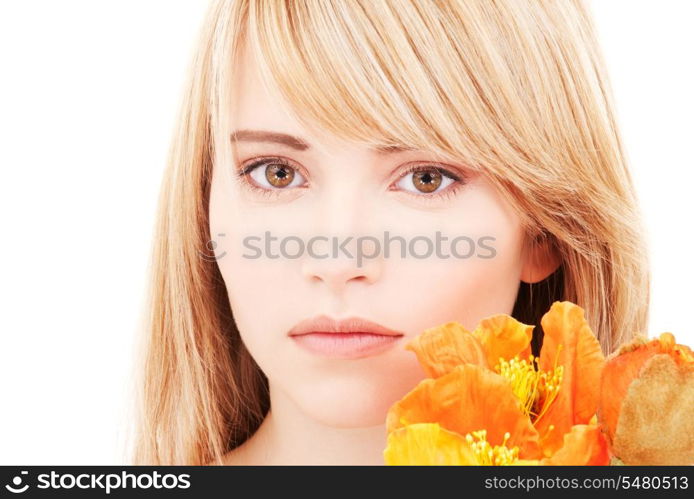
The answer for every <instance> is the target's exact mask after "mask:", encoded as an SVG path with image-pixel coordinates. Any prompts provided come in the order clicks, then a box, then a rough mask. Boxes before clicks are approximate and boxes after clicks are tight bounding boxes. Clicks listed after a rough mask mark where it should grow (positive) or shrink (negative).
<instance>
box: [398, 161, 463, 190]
mask: <svg viewBox="0 0 694 499" xmlns="http://www.w3.org/2000/svg"><path fill="white" fill-rule="evenodd" d="M455 182H461V179H460V177H458V176H457V175H455V174H454V173H451V172H449V171H447V170H444V169H442V168H437V167H435V166H425V167H416V168H415V169H413V170H411V171H410V172H409V173H407V174H405V175H403V176H402V177H400V179H399V180H398V182H397V184H396V186H397V187H398V188H399V189H402V190H403V191H409V192H412V193H414V194H419V195H422V194H436V193H438V192H439V191H442V190H443V189H445V188H446V187H448V186H449V185H451V184H453V183H455Z"/></svg>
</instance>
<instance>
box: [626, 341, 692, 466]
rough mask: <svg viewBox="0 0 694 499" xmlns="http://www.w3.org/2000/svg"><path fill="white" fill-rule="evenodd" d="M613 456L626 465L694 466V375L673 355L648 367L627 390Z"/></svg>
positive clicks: (654, 360) (652, 361) (655, 358)
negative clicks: (679, 363)
mask: <svg viewBox="0 0 694 499" xmlns="http://www.w3.org/2000/svg"><path fill="white" fill-rule="evenodd" d="M613 452H614V454H615V455H616V456H617V457H619V458H620V459H621V460H622V461H623V462H624V464H627V465H663V466H664V465H692V464H694V369H692V367H691V365H689V366H687V365H678V362H677V361H676V360H675V359H673V357H672V356H671V355H668V354H658V355H655V356H653V357H652V358H650V359H649V360H647V361H646V363H645V364H644V366H643V368H642V370H641V372H640V374H639V377H638V378H637V379H635V380H634V381H633V382H632V383H631V384H630V385H629V388H628V389H627V394H626V396H625V397H624V401H623V403H622V407H621V413H620V415H619V420H618V422H617V428H616V432H615V436H614V445H613Z"/></svg>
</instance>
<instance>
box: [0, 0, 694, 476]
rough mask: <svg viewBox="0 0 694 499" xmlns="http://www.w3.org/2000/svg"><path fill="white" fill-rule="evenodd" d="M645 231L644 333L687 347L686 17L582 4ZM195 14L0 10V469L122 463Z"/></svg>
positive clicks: (82, 7)
mask: <svg viewBox="0 0 694 499" xmlns="http://www.w3.org/2000/svg"><path fill="white" fill-rule="evenodd" d="M591 5H592V7H593V12H594V15H595V20H596V23H597V26H598V29H599V32H600V36H601V41H602V44H603V49H604V52H605V55H606V58H607V62H608V68H609V70H610V75H611V79H612V84H613V89H614V92H615V94H616V98H617V104H618V112H619V118H620V123H621V127H622V132H623V136H624V139H625V143H626V148H627V151H628V154H629V157H630V160H631V165H632V168H633V172H634V177H635V181H636V183H637V188H638V192H639V195H640V198H641V205H642V210H643V212H644V214H645V218H646V224H647V227H648V230H649V239H650V245H651V258H652V271H653V287H652V293H653V300H652V309H651V326H650V334H651V335H654V334H657V333H659V332H662V331H665V330H670V331H673V332H675V333H676V335H677V337H678V340H680V341H681V342H683V343H687V344H689V345H693V344H694V330H693V328H692V319H691V315H690V314H691V313H692V309H694V291H693V289H694V264H693V263H692V258H691V256H690V255H691V252H692V249H693V248H692V242H693V238H692V220H691V218H692V215H693V214H694V209H693V208H694V195H693V192H692V187H693V183H692V182H693V181H694V176H693V175H692V170H693V169H694V160H693V159H692V157H693V156H692V151H691V145H692V132H694V126H693V125H692V117H693V116H694V98H693V97H692V89H694V74H693V73H692V59H691V48H692V47H694V30H693V29H692V28H691V25H692V22H693V21H694V8H693V5H694V4H692V3H691V2H686V1H684V0H681V1H675V0H668V1H655V0H652V1H636V0H597V1H594V2H592V4H591ZM205 6H206V3H205V2H199V1H191V0H189V1H173V0H165V1H163V0H158V1H154V0H147V1H133V0H128V1H124V0H121V1H118V2H115V1H110V2H107V1H103V0H102V1H94V0H89V1H74V0H63V1H60V2H55V1H36V0H23V1H20V0H13V1H7V0H5V1H1V2H0V216H1V218H0V221H1V223H2V239H1V240H0V241H1V243H0V311H1V312H2V313H1V314H0V395H1V399H0V464H35V465H39V464H46V465H49V464H119V463H122V462H123V459H124V458H123V454H122V451H123V438H122V437H123V435H124V428H125V421H126V412H125V410H126V407H127V402H128V401H129V400H130V395H129V393H128V391H127V390H128V381H129V376H130V374H131V361H132V356H133V348H134V338H135V330H136V326H137V324H138V320H139V317H140V314H141V313H142V298H143V293H144V285H145V281H144V277H145V271H146V266H147V258H148V256H149V249H150V244H151V240H152V226H153V220H154V212H155V204H156V198H157V195H158V189H159V182H160V179H161V174H162V171H163V168H164V160H165V155H166V150H167V148H168V144H169V139H170V134H171V129H172V127H173V121H174V116H175V113H176V111H177V109H178V104H179V99H180V93H181V89H182V84H183V76H184V71H185V68H186V65H187V63H188V58H189V54H190V52H191V50H192V46H193V40H194V37H195V35H196V32H197V29H198V26H199V23H200V22H201V20H202V15H203V13H204V10H205Z"/></svg>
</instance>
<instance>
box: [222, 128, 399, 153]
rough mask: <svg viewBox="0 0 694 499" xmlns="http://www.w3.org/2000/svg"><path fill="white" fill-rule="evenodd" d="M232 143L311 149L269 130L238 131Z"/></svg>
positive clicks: (389, 149) (394, 150) (393, 148)
mask: <svg viewBox="0 0 694 499" xmlns="http://www.w3.org/2000/svg"><path fill="white" fill-rule="evenodd" d="M231 142H232V143H234V142H273V143H276V144H282V145H285V146H287V147H291V148H292V149H295V150H297V151H306V150H308V149H310V148H311V146H310V145H309V144H308V142H306V141H305V140H304V139H302V138H300V137H295V136H294V135H289V134H286V133H281V132H271V131H267V130H248V129H242V130H236V131H234V132H233V133H232V134H231ZM409 150H412V148H409V147H404V146H394V145H389V146H379V147H376V148H375V151H376V152H377V153H379V154H389V153H390V154H392V153H398V152H403V151H409Z"/></svg>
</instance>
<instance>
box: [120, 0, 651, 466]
mask: <svg viewBox="0 0 694 499" xmlns="http://www.w3.org/2000/svg"><path fill="white" fill-rule="evenodd" d="M242 47H248V48H249V50H251V51H252V54H253V57H255V60H256V61H257V62H258V66H259V68H260V73H261V74H260V76H261V78H262V81H263V82H265V84H267V85H268V88H275V89H278V90H279V92H281V96H282V97H283V99H284V101H285V102H286V103H288V104H287V105H286V109H285V111H286V112H288V113H290V114H292V115H293V116H294V117H295V118H296V119H297V120H298V121H300V122H301V123H303V124H304V125H305V126H306V127H307V128H310V129H313V130H316V131H318V132H321V133H326V134H331V135H335V136H338V137H340V138H342V139H346V140H351V141H356V142H359V143H361V144H363V145H365V146H368V147H376V146H389V145H392V146H405V147H414V148H418V149H423V150H427V151H431V152H432V153H434V154H436V155H440V156H441V157H447V158H454V159H457V160H459V161H461V162H463V163H464V164H466V166H468V167H470V168H473V169H476V170H479V171H481V172H482V173H483V174H484V175H486V176H487V178H489V179H490V181H491V182H492V183H493V185H494V186H495V187H496V188H498V189H499V190H500V191H501V192H502V193H503V194H504V195H505V197H506V198H507V199H509V200H510V201H511V202H512V203H513V206H514V207H515V209H516V210H517V212H518V214H519V216H520V217H521V220H522V223H523V226H524V228H525V230H526V234H527V237H528V241H529V242H530V244H539V243H545V244H550V245H551V246H552V247H554V248H555V250H556V251H557V253H558V254H559V255H560V257H561V265H560V267H559V269H558V270H557V272H555V273H554V274H552V275H551V276H550V277H549V278H547V279H546V280H545V281H542V282H540V283H536V284H523V285H521V287H520V289H519V293H518V298H517V302H516V304H515V307H514V311H513V314H514V315H515V316H516V317H517V318H518V319H519V320H522V321H523V322H526V323H528V324H535V325H537V326H539V319H540V317H541V315H542V314H543V313H544V312H546V311H547V310H548V309H549V305H550V304H551V303H552V302H553V301H554V300H570V301H572V302H575V303H577V304H578V305H580V306H581V307H583V308H584V309H585V312H586V318H587V320H588V322H589V324H590V326H591V327H592V329H593V331H594V332H595V333H596V334H597V336H598V338H599V340H600V343H601V345H602V347H603V350H604V352H605V353H609V352H611V351H612V350H613V349H614V348H615V346H616V345H618V344H619V343H620V342H621V341H624V340H627V339H629V338H630V337H631V336H632V335H633V334H634V333H636V332H644V331H645V327H646V323H647V314H648V300H649V273H648V272H649V271H648V261H647V257H646V249H645V247H644V236H643V229H642V226H641V221H640V215H639V211H638V208H637V204H636V199H635V195H634V189H633V185H632V179H631V177H630V174H629V171H628V169H627V165H626V162H625V157H624V152H623V150H622V144H621V142H620V138H619V134H618V130H617V126H616V124H615V117H614V114H613V104H612V99H611V96H610V90H609V88H608V82H607V77H606V72H605V68H604V65H603V60H602V57H601V55H600V51H599V47H598V45H597V43H596V38H595V33H594V28H593V25H592V23H591V20H590V17H589V15H588V13H587V11H586V9H585V7H584V5H582V4H581V3H580V2H579V1H577V0H576V1H574V0H547V1H543V2H539V1H529V0H528V1H522V0H508V1H502V0H496V1H492V0H458V1H456V0H445V1H435V0H432V1H415V0H412V1H406V0H376V1H374V0H296V1H278V0H219V1H213V2H212V3H211V4H210V7H209V11H208V13H207V16H206V18H205V21H204V24H203V27H202V30H201V32H200V38H199V41H198V45H197V48H196V50H195V52H194V57H193V59H192V63H191V65H190V68H189V75H188V80H187V87H186V90H185V95H184V98H183V104H182V107H181V110H180V115H179V119H178V124H177V128H176V130H175V134H174V137H173V140H172V146H171V149H170V154H169V158H168V165H167V169H166V173H165V176H164V179H163V184H162V190H161V194H160V200H159V206H158V212H157V222H156V228H155V234H154V236H155V237H154V246H153V253H152V260H151V274H150V287H149V295H148V308H147V310H148V312H147V316H146V324H145V325H144V329H145V334H144V335H143V337H142V341H143V343H142V348H141V359H140V360H141V363H140V365H139V371H138V373H139V382H138V383H137V388H138V398H137V400H138V413H137V418H136V432H135V434H134V446H133V454H132V461H133V462H135V463H137V464H192V465H198V464H219V463H221V462H222V456H223V455H224V454H225V453H226V452H228V451H229V450H231V449H233V448H235V447H236V446H238V445H240V444H241V443H243V442H244V441H245V440H247V439H248V438H249V437H250V436H251V435H252V434H253V432H254V431H255V430H256V429H257V428H258V426H259V425H260V423H261V422H262V420H263V418H264V417H265V415H266V413H267V410H268V408H269V394H268V385H267V379H266V377H265V376H264V374H263V373H262V371H261V370H260V369H259V367H258V366H257V364H256V363H255V362H254V360H253V359H252V358H251V356H250V354H249V353H248V351H247V350H246V349H245V347H244V344H243V342H242V341H241V338H240V335H239V332H238V330H237V329H236V327H235V324H234V320H233V311H232V310H231V309H230V306H229V300H228V296H227V293H226V289H225V286H224V282H223V280H222V277H221V274H220V272H219V268H218V267H217V263H216V261H215V260H214V258H204V257H202V256H201V255H204V254H206V252H207V253H208V252H209V251H208V250H206V248H207V246H206V244H207V242H208V239H209V223H208V202H209V193H210V179H211V174H212V168H213V164H214V163H215V161H216V160H218V158H220V157H223V155H224V154H227V153H228V151H227V148H229V147H230V145H229V140H228V136H229V135H228V132H229V130H228V129H227V126H228V125H227V123H228V119H229V117H228V114H229V112H228V110H229V109H230V107H229V102H230V95H231V92H232V90H233V88H232V80H233V79H232V75H233V72H234V71H242V70H243V68H242V67H239V66H238V65H237V64H236V61H237V59H238V55H239V53H240V51H241V49H242ZM225 137H226V138H225ZM538 332H539V330H538ZM540 342H541V332H540V335H539V336H538V337H536V338H535V340H534V347H535V348H538V347H539V343H540Z"/></svg>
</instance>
